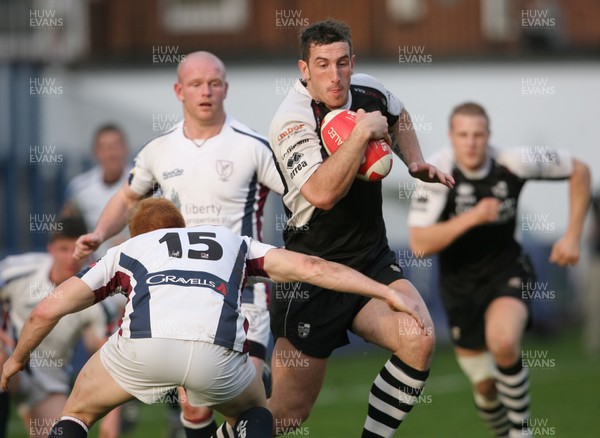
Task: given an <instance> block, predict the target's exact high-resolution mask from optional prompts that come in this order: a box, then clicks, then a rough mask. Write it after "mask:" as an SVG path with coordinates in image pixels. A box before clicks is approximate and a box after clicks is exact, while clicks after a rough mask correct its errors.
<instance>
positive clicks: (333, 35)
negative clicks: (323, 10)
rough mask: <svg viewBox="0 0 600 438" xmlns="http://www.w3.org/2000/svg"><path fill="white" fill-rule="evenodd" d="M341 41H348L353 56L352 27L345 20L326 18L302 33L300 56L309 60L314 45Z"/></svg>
mask: <svg viewBox="0 0 600 438" xmlns="http://www.w3.org/2000/svg"><path fill="white" fill-rule="evenodd" d="M339 41H342V42H346V43H348V46H350V56H352V35H351V34H350V28H349V27H348V25H347V24H346V23H344V22H343V21H336V20H326V21H320V22H318V23H314V24H311V25H310V26H308V27H307V28H305V29H304V30H303V31H302V33H301V34H300V56H301V58H302V60H304V61H305V62H308V58H309V57H310V49H311V47H312V46H313V44H314V45H317V46H322V45H325V44H332V43H337V42H339Z"/></svg>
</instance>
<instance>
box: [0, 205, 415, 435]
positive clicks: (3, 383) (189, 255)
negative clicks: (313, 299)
mask: <svg viewBox="0 0 600 438" xmlns="http://www.w3.org/2000/svg"><path fill="white" fill-rule="evenodd" d="M184 225H185V222H184V219H183V217H182V216H181V213H180V212H179V210H178V209H177V207H175V205H173V204H172V203H171V202H170V201H168V200H165V199H155V198H152V199H146V200H143V201H141V202H140V203H139V204H138V207H137V209H136V210H135V211H134V213H133V215H132V218H131V220H130V223H129V230H130V233H131V235H132V236H134V237H132V238H131V239H129V240H128V241H126V242H124V243H122V244H121V245H119V246H116V247H114V248H112V249H110V250H109V251H108V252H107V254H106V255H105V256H104V257H103V258H102V259H100V260H99V261H98V262H97V263H95V264H94V265H92V266H91V267H89V268H88V269H85V270H83V271H81V272H80V273H79V274H77V275H76V276H73V277H71V278H70V279H69V280H67V281H65V282H64V283H62V284H61V285H60V286H58V288H57V289H56V291H57V292H58V293H53V294H50V296H49V297H48V298H47V299H45V300H43V301H42V302H41V303H40V304H39V305H38V306H37V307H36V308H35V309H34V311H33V312H32V314H31V316H30V317H29V319H28V321H27V322H26V324H25V327H24V328H23V333H22V336H21V338H20V341H19V343H18V344H17V346H16V348H15V351H14V353H13V355H12V356H11V357H10V358H9V359H8V360H7V362H6V363H5V365H4V367H3V372H2V378H1V380H0V387H1V388H3V389H6V387H7V384H8V379H10V377H11V376H13V375H14V374H16V373H17V372H18V371H19V370H21V369H23V368H24V366H25V364H26V362H27V359H28V355H29V352H30V351H32V350H33V349H34V348H35V347H36V346H37V345H38V344H39V343H40V342H41V341H42V340H43V339H44V337H45V336H46V335H47V334H48V333H49V332H50V331H51V330H52V328H53V327H54V326H55V325H56V324H57V323H58V321H59V320H60V319H61V318H62V317H63V316H65V315H67V314H69V313H74V312H77V311H79V310H82V309H84V308H87V307H90V306H92V305H93V304H94V303H97V302H99V301H101V300H104V299H105V298H107V297H109V296H111V295H114V294H119V293H120V294H125V295H127V297H128V301H127V307H126V309H125V315H124V316H123V319H122V321H121V324H120V327H121V328H120V330H119V331H117V332H116V333H115V334H114V335H113V336H112V337H111V338H110V340H109V341H108V342H107V343H106V344H104V346H103V347H102V348H101V350H100V351H99V352H98V353H96V354H95V355H94V356H92V358H91V359H90V360H89V361H88V362H87V364H86V365H85V366H84V368H83V369H82V371H81V373H80V374H79V376H78V378H77V381H76V382H75V387H74V389H73V392H72V393H71V396H70V397H69V399H68V401H67V404H66V406H65V409H64V411H63V416H62V417H61V420H60V421H59V422H58V423H56V424H55V425H54V427H53V430H52V432H51V433H50V437H58V436H61V437H63V438H69V437H77V438H79V437H82V438H83V437H86V436H87V433H88V428H89V427H91V426H92V425H93V424H94V423H95V422H96V421H97V420H98V419H99V418H101V417H102V416H103V415H105V414H106V413H107V412H108V411H110V410H111V409H113V408H114V407H116V406H118V405H120V404H122V403H124V402H126V401H128V400H130V399H132V398H133V397H136V398H138V399H139V400H141V401H143V402H145V403H153V402H156V401H158V400H159V399H160V398H161V397H163V396H164V395H165V394H166V393H167V392H168V391H169V390H171V389H173V388H175V387H177V386H180V385H181V386H183V387H184V388H185V390H186V394H187V398H188V401H189V402H190V403H191V404H192V405H194V406H211V407H213V408H214V409H216V410H218V411H219V412H221V413H222V414H223V415H224V416H225V418H226V420H227V422H228V423H229V425H231V426H233V436H235V437H246V438H252V437H261V438H262V437H266V436H271V430H272V427H273V418H272V416H271V414H270V412H269V411H268V410H267V409H266V406H267V400H266V396H265V392H264V388H263V385H262V381H261V378H260V376H259V375H258V374H257V373H256V371H255V368H254V366H253V365H252V362H251V361H250V360H249V357H248V354H247V342H246V341H247V339H246V331H247V329H248V322H247V320H246V318H245V317H244V316H243V315H242V313H241V311H240V305H241V300H240V295H241V291H242V289H243V287H244V283H245V282H246V279H247V277H251V276H254V277H264V278H269V277H270V278H271V279H272V280H273V281H309V280H310V281H311V282H313V283H315V284H317V285H319V286H321V287H324V288H328V289H332V290H344V291H348V292H352V293H361V294H364V295H365V296H368V297H374V298H379V299H382V300H384V301H386V302H387V304H388V305H389V306H390V307H391V308H392V309H394V310H396V311H402V312H406V313H407V314H409V315H410V316H411V317H413V318H416V311H415V309H414V308H413V307H415V306H411V307H410V308H409V307H408V306H406V304H405V301H404V299H403V298H402V296H401V295H400V294H399V293H398V292H396V291H395V290H393V289H392V288H390V287H388V286H385V285H383V284H380V283H377V282H375V281H373V280H371V279H369V278H367V277H365V276H363V275H362V274H360V273H358V272H357V271H354V270H352V269H350V268H347V267H345V266H342V265H338V264H335V263H331V262H326V261H324V260H322V259H319V258H317V257H312V256H307V255H303V254H299V253H294V252H290V251H287V250H284V249H278V248H275V247H273V246H270V245H266V244H263V243H260V242H259V241H257V240H255V239H252V238H250V237H240V236H238V235H236V234H235V233H233V232H232V231H229V230H228V229H227V228H225V227H220V226H199V227H191V228H184ZM142 233H145V234H142ZM229 436H231V435H229Z"/></svg>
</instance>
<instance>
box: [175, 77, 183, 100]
mask: <svg viewBox="0 0 600 438" xmlns="http://www.w3.org/2000/svg"><path fill="white" fill-rule="evenodd" d="M173 89H174V90H175V95H176V96H177V99H179V100H180V101H181V102H183V94H182V93H181V89H182V85H181V82H179V81H177V82H175V85H173Z"/></svg>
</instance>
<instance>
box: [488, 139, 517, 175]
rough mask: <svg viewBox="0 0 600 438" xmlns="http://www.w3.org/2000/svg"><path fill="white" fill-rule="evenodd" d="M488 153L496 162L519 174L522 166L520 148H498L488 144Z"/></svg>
mask: <svg viewBox="0 0 600 438" xmlns="http://www.w3.org/2000/svg"><path fill="white" fill-rule="evenodd" d="M488 154H489V156H490V158H492V159H493V160H494V161H495V162H496V164H498V165H500V166H502V167H505V168H506V169H508V170H509V171H510V172H511V173H515V174H519V173H520V172H521V169H522V168H523V154H522V151H521V149H520V148H515V147H508V148H498V147H496V146H492V145H489V146H488Z"/></svg>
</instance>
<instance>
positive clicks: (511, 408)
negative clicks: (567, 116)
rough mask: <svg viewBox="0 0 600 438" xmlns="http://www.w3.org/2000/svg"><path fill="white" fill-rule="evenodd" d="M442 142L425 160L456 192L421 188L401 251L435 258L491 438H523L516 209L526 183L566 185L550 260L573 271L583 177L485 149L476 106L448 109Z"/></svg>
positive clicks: (539, 155) (525, 280) (521, 260)
mask: <svg viewBox="0 0 600 438" xmlns="http://www.w3.org/2000/svg"><path fill="white" fill-rule="evenodd" d="M449 136H450V141H451V143H452V147H451V148H446V149H444V150H442V151H440V152H439V153H438V154H437V155H436V156H435V157H433V158H432V160H431V162H432V163H434V164H435V165H437V166H438V167H439V168H440V169H442V170H443V171H445V172H448V173H450V172H451V173H452V175H453V177H454V180H455V181H456V189H455V190H453V191H450V190H448V189H447V188H445V187H442V186H439V185H432V184H424V185H423V187H422V188H421V189H420V191H419V193H418V196H417V197H416V198H415V199H414V200H413V203H412V205H411V210H410V214H409V227H410V245H411V248H412V250H413V251H414V252H415V253H417V254H420V255H422V256H426V255H429V254H433V253H438V252H439V253H440V270H441V272H440V279H441V291H442V301H443V304H444V307H445V309H446V312H447V314H448V319H449V324H450V332H451V337H452V340H453V342H454V345H455V352H456V357H457V360H458V363H459V365H460V367H461V368H462V370H463V371H464V373H465V374H466V375H467V377H468V378H469V380H470V381H471V383H472V385H473V393H474V398H475V405H476V407H477V409H478V412H479V414H480V416H481V417H482V418H483V419H484V421H485V422H486V423H487V424H488V425H489V427H490V428H491V429H492V430H493V431H494V433H495V434H496V435H497V436H507V435H508V436H510V437H522V436H529V435H528V430H527V421H528V418H529V380H528V370H527V368H526V367H524V366H523V364H522V360H521V340H522V337H523V333H524V332H525V330H526V328H527V327H528V326H529V325H530V322H531V321H530V305H531V303H530V301H529V300H527V299H526V298H524V296H523V294H524V290H526V289H527V288H528V285H531V284H534V274H533V271H532V268H531V265H530V262H529V259H528V258H527V256H526V255H525V254H523V251H522V249H521V246H520V245H519V244H518V243H517V241H516V240H515V238H514V232H515V224H516V212H517V201H518V199H519V194H520V193H521V190H522V188H523V185H524V184H525V183H526V182H527V180H530V179H535V180H540V179H544V180H561V179H568V180H569V194H570V203H569V222H568V227H567V230H566V231H565V234H564V235H563V237H562V238H561V239H559V240H558V241H557V242H556V243H555V244H554V246H553V247H552V253H551V255H550V262H552V263H556V264H558V265H559V266H569V265H574V264H575V263H577V261H578V260H579V254H580V239H581V232H582V228H583V222H584V218H585V214H586V211H587V208H588V204H589V200H590V172H589V170H588V168H587V166H586V165H585V164H584V163H582V162H581V161H579V160H577V159H575V158H572V157H571V156H570V154H568V153H567V152H564V151H553V150H552V151H550V150H549V151H545V152H539V151H529V150H527V149H520V150H500V149H496V148H495V147H492V146H490V145H489V138H490V123H489V118H488V116H487V114H486V111H485V109H484V108H483V107H482V106H480V105H478V104H476V103H472V102H467V103H464V104H462V105H458V106H457V107H456V108H454V110H453V111H452V114H451V115H450V132H449Z"/></svg>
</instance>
